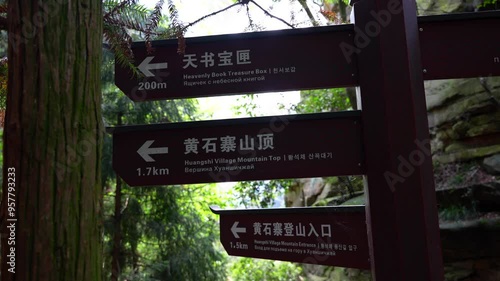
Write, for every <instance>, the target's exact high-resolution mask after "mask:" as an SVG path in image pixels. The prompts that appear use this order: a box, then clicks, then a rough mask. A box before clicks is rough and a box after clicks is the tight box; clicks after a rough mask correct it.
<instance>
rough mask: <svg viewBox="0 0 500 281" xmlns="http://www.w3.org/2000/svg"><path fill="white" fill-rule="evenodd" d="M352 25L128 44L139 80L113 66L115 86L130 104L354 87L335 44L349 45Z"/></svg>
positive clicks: (352, 70) (349, 67) (350, 70)
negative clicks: (180, 44)
mask: <svg viewBox="0 0 500 281" xmlns="http://www.w3.org/2000/svg"><path fill="white" fill-rule="evenodd" d="M352 38H353V36H352V27H351V28H349V27H348V26H330V27H320V28H305V29H297V30H280V31H266V32H254V33H245V34H232V35H219V36H207V37H197V38H187V39H186V49H185V54H183V55H180V54H178V53H177V49H178V40H164V41H153V42H152V46H153V47H154V52H153V53H151V54H147V53H146V46H145V44H144V42H139V43H134V44H133V46H132V51H133V54H134V63H135V65H136V66H138V67H139V71H140V72H141V73H142V74H143V77H141V78H137V76H135V77H134V76H133V75H132V73H131V71H130V70H129V69H128V68H126V67H121V66H120V64H119V63H118V62H117V63H116V64H115V65H116V68H115V84H116V85H117V86H118V88H120V89H121V90H122V91H123V92H124V93H125V94H126V95H127V96H128V97H129V98H130V99H132V100H133V101H147V100H160V99H173V98H187V97H204V96H214V95H224V94H235V93H256V92H264V91H284V90H299V89H312V88H335V87H342V86H350V85H355V84H356V80H357V77H356V76H355V74H356V72H357V71H356V63H348V62H347V61H346V59H345V57H344V55H343V53H342V51H341V50H340V49H338V48H336V46H338V45H339V44H340V43H341V42H348V43H349V42H351V44H352V40H353V39H352Z"/></svg>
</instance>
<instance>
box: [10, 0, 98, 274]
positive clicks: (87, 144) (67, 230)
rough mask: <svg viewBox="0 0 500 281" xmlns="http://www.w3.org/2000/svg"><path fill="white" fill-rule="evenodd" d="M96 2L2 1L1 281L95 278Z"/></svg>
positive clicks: (96, 166)
mask: <svg viewBox="0 0 500 281" xmlns="http://www.w3.org/2000/svg"><path fill="white" fill-rule="evenodd" d="M101 2H102V1H94V0H75V1H65V0H64V1H63V0H40V1H31V0H9V1H8V15H9V19H8V21H9V25H8V32H9V49H8V55H9V80H8V96H7V112H6V120H5V129H4V169H3V175H4V180H3V194H2V209H1V219H2V234H3V235H2V265H1V276H2V280H5V281H7V280H16V281H31V280H51V281H52V280H61V281H63V280H64V281H66V280H78V281H82V280H88V281H91V280H92V281H96V280H97V281H99V280H102V254H103V253H102V242H101V236H102V218H101V208H102V190H101V179H100V173H101V172H100V171H101V163H100V161H101V146H102V129H103V127H102V120H101V110H100V106H101V91H100V85H101V81H100V66H101V43H102V42H101V40H102V34H101V32H102V6H101V5H102V3H101ZM14 174H15V175H14ZM13 179H15V182H14V180H13ZM9 183H11V184H10V185H9ZM12 183H14V184H12ZM9 187H11V189H10V190H9V189H8V188H9ZM9 193H11V194H12V195H9ZM9 198H11V199H10V201H9ZM14 200H15V201H14ZM12 202H15V208H14V209H11V210H8V209H7V204H8V203H12ZM13 218H17V221H9V219H13ZM12 225H14V226H15V228H13V227H11V228H7V227H8V226H12ZM11 230H12V231H15V232H12V231H11ZM13 233H15V240H12V239H11V240H8V239H7V238H8V237H9V238H12V237H13ZM12 241H14V242H15V245H13V244H12ZM12 249H14V250H15V268H13V267H12V266H11V265H12V264H8V263H7V261H10V260H12V258H11V257H7V255H9V254H10V253H11V250H12ZM13 271H15V274H14V273H12V272H13Z"/></svg>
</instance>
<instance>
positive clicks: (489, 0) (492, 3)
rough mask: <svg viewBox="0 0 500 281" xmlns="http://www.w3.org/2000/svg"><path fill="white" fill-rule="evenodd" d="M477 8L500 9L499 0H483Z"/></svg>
mask: <svg viewBox="0 0 500 281" xmlns="http://www.w3.org/2000/svg"><path fill="white" fill-rule="evenodd" d="M477 8H478V9H479V10H497V9H500V0H483V1H482V3H480V4H479V5H478V6H477Z"/></svg>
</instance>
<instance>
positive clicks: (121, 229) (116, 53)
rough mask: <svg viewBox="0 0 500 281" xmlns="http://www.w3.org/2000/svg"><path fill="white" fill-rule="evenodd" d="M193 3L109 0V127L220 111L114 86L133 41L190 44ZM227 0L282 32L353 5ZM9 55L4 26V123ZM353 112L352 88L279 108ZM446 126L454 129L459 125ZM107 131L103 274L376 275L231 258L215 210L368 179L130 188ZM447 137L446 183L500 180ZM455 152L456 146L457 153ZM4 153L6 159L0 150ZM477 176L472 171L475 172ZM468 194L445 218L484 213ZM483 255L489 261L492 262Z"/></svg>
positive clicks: (250, 278) (252, 23)
mask: <svg viewBox="0 0 500 281" xmlns="http://www.w3.org/2000/svg"><path fill="white" fill-rule="evenodd" d="M188 2H189V3H188ZM195 2H197V1H194V0H193V1H186V0H184V1H180V2H179V3H178V2H177V1H158V3H156V5H155V7H154V8H152V9H151V8H147V7H146V6H144V5H142V4H140V3H138V2H136V1H119V0H104V1H103V6H102V7H103V15H104V17H103V37H104V38H103V44H102V54H103V55H102V64H101V68H100V73H101V91H102V105H101V109H102V119H103V122H104V125H105V126H106V127H115V126H122V125H142V124H154V123H166V122H185V121H196V120H206V119H210V118H211V115H212V114H214V112H203V111H202V110H201V109H200V104H199V101H198V100H195V99H179V100H168V101H154V102H144V103H134V102H132V101H131V100H130V99H128V98H127V97H126V96H125V95H124V94H123V93H122V92H121V91H120V90H118V88H117V87H116V86H115V85H114V65H115V59H116V60H117V61H118V62H119V63H121V64H125V65H127V64H130V57H129V56H128V52H129V49H128V46H127V43H129V42H130V41H131V40H133V41H145V40H155V39H166V38H179V40H180V42H182V38H183V36H184V35H185V34H186V33H187V32H189V30H190V28H192V27H193V26H196V25H197V24H199V23H202V22H203V20H204V19H200V22H197V21H194V22H190V23H185V22H182V21H181V20H180V16H179V15H180V14H183V13H189V8H188V7H190V6H189V5H191V4H192V3H195ZM226 2H227V6H226V8H227V7H229V8H228V9H240V10H241V11H240V14H241V15H245V17H246V18H247V20H248V26H247V28H246V30H242V31H241V32H243V31H259V30H266V26H264V25H262V23H260V22H259V21H258V20H256V18H257V17H256V16H255V14H256V13H263V14H264V15H265V17H267V18H270V19H272V20H274V21H277V22H282V23H283V22H284V24H283V25H282V28H286V27H287V25H288V27H305V26H319V25H326V24H328V25H330V24H342V23H348V15H349V13H350V8H349V7H348V5H347V4H348V3H346V1H343V0H322V1H316V0H313V1H306V0H290V1H289V0H273V1H267V0H266V1H226ZM285 2H286V3H285ZM430 2H432V3H433V4H432V3H430ZM5 3H6V1H2V0H0V15H3V14H5V13H6V12H7V10H6V8H5V7H6V6H5ZM284 3H285V4H286V5H288V6H289V11H290V12H289V15H288V17H287V18H280V17H277V16H274V10H273V9H274V7H275V6H276V5H278V4H279V5H282V4H284ZM176 4H177V5H176ZM417 4H418V11H419V13H420V14H421V15H427V14H441V13H450V12H464V11H467V12H474V11H478V10H483V9H498V8H500V7H498V5H499V4H498V1H497V0H484V1H474V2H470V3H469V2H467V1H448V2H447V3H446V4H443V3H440V2H439V1H417ZM233 5H234V7H233ZM249 7H250V8H251V9H249ZM224 12H225V8H224V9H222V10H219V11H207V14H206V15H208V16H209V18H210V17H218V16H219V17H224ZM299 15H302V16H299ZM299 18H300V20H298V19H299ZM302 19H305V20H302ZM214 28H216V27H214ZM6 57H7V33H6V32H4V31H1V33H0V109H1V111H0V120H1V121H2V123H3V117H4V114H5V108H6V96H7V81H8V77H7V70H8V61H7V59H6ZM490 78H491V77H490ZM490 86H491V87H492V88H491V89H492V91H493V93H492V97H493V98H494V99H495V98H498V95H499V94H498V93H499V91H500V90H499V88H500V83H498V81H497V80H492V81H491V84H490ZM450 87H452V86H450ZM453 87H455V86H453ZM428 89H430V88H428ZM490 93H491V92H490ZM285 96H286V95H285ZM255 100H256V97H255V96H254V95H251V94H249V95H245V96H240V97H239V98H238V102H237V104H235V105H234V108H233V111H234V113H235V114H236V115H239V116H257V115H262V114H265V113H262V112H259V108H258V104H257V102H256V101H255ZM497 102H498V100H497ZM353 109H356V97H355V91H354V89H344V88H341V89H321V90H309V91H301V93H300V102H298V103H297V104H294V105H293V106H289V105H285V102H283V103H282V104H281V110H283V111H286V112H288V113H290V114H293V113H315V112H330V111H343V110H353ZM257 112H259V113H257ZM436 114H438V113H436ZM495 114H496V113H495ZM471 116H472V115H471ZM494 116H498V115H494ZM472 117H473V116H472ZM461 120H463V119H461ZM469 120H472V119H468V120H467V122H468V121H469ZM499 120H500V119H498V118H493V119H490V120H489V121H487V122H488V123H489V124H494V125H492V127H494V128H492V127H489V129H488V130H496V131H494V132H495V133H496V132H497V131H500V129H498V124H500V123H499V122H500V121H499ZM454 122H455V121H454ZM467 122H465V123H467ZM445 123H446V122H442V123H440V124H445ZM456 123H457V122H455V124H456ZM447 126H448V127H447V129H449V127H453V126H454V125H447ZM460 126H462V127H461V128H463V127H464V126H465V127H467V126H466V125H464V124H461V125H460ZM471 126H472V125H471ZM437 127H438V126H435V131H434V132H433V134H434V135H436V134H437V135H439V134H440V132H442V130H441V131H440V130H439V129H438V128H437ZM453 128H455V127H453ZM441 129H442V128H441ZM443 130H445V129H443ZM463 130H465V129H463ZM488 132H491V131H488ZM483 133H484V132H483ZM439 136H441V135H439ZM103 137H104V138H103V150H102V158H101V168H102V169H101V182H102V200H103V201H102V202H103V205H102V207H103V214H102V215H103V220H102V229H103V233H102V239H103V254H102V257H103V260H102V262H103V267H104V270H103V271H104V273H105V280H129V281H132V280H214V281H220V280H233V281H257V280H258V281H260V280H266V281H288V280H297V281H298V280H312V281H316V280H318V281H319V280H370V279H369V278H370V277H369V272H363V271H357V270H345V269H340V268H339V269H336V270H335V269H334V268H331V267H321V266H316V267H314V266H308V265H302V264H294V263H288V262H279V261H268V260H259V259H249V258H238V257H229V256H228V255H227V254H226V253H225V251H224V249H223V248H222V245H221V244H220V242H219V225H218V217H217V216H216V215H214V214H212V213H211V212H210V210H209V209H208V206H210V205H218V206H220V207H221V208H236V207H238V208H243V207H245V208H266V207H273V206H275V207H285V206H287V207H292V206H294V207H296V206H327V205H328V206H333V205H341V204H344V205H356V204H364V195H363V183H362V178H361V177H355V176H349V177H332V178H321V179H320V178H318V179H300V180H295V179H290V180H270V181H255V182H240V183H237V184H235V185H234V186H232V187H231V189H230V191H228V190H227V188H226V189H224V188H221V187H220V186H219V187H218V186H217V185H216V184H206V185H184V186H156V187H129V186H127V184H125V183H124V182H123V181H122V180H120V178H118V177H117V176H116V175H115V173H114V172H113V169H112V167H111V159H112V139H111V135H110V134H104V136H103ZM439 140H440V139H439V138H437V141H436V142H435V143H433V152H435V156H436V157H437V158H436V157H435V159H438V160H436V161H435V163H434V164H435V167H436V171H437V172H436V181H437V185H438V186H441V187H443V186H446V187H456V186H462V185H466V184H467V183H468V181H471V182H472V181H473V178H474V177H475V176H477V175H481V176H482V177H483V178H482V180H483V182H485V181H486V177H488V178H487V180H489V181H491V182H498V177H495V176H494V175H490V174H488V173H483V172H482V171H483V170H482V169H483V168H482V166H481V168H477V167H478V165H475V163H476V162H477V161H479V160H477V159H479V158H480V159H481V161H482V160H483V158H484V157H486V156H491V155H494V154H495V152H491V153H484V154H481V155H480V156H478V157H472V158H463V159H459V160H461V161H462V160H463V161H462V162H453V161H448V162H446V161H445V158H446V154H443V153H441V154H440V152H441V151H444V150H446V149H445V148H442V149H441V150H440V149H439V145H440V144H441V145H442V142H441V143H440V142H439ZM447 141H449V140H447ZM445 142H446V141H445ZM1 145H3V143H0V148H1ZM462 148H463V147H462ZM447 151H448V152H449V151H450V149H448V150H447ZM76 153H78V152H76ZM443 155H444V156H443ZM0 157H2V156H1V154H0ZM439 157H441V158H439ZM476 158H477V159H476ZM0 160H2V159H0ZM471 161H472V162H471ZM474 161H476V162H474ZM472 173H474V174H473V175H471V174H472ZM495 173H496V172H495ZM491 174H494V173H491ZM474 184H476V182H474ZM496 188H498V186H497V187H496ZM442 189H445V188H442ZM496 192H498V190H497V191H496ZM464 194H467V191H464ZM462 195H463V194H462ZM462 195H461V196H459V198H460V200H458V201H453V202H452V203H450V204H448V205H446V204H445V205H443V206H444V207H443V208H441V209H440V219H441V221H442V222H453V221H460V220H463V219H466V218H469V217H474V216H479V215H478V213H481V212H482V211H481V210H480V208H479V209H478V208H476V206H477V204H479V205H480V202H478V201H473V203H470V202H466V203H464V202H463V201H461V199H462V198H465V197H466V196H465V195H464V196H462ZM439 196H443V197H445V198H449V196H448V194H446V193H443V194H441V193H440V194H438V197H439ZM474 200H475V199H474ZM448 202H451V201H448ZM457 202H458V203H457ZM496 208H497V207H493V210H494V211H497V209H496ZM487 213H488V215H490V216H496V213H494V212H487ZM481 215H482V214H481ZM497 242H498V241H497ZM494 247H498V245H497V246H494ZM484 260H485V259H483V266H486V265H484V263H486V262H485V261H484ZM490 262H491V261H489V260H488V262H487V263H488V266H487V267H488V270H490V271H492V272H494V273H493V274H497V275H491V276H500V273H498V272H500V262H499V261H498V257H495V260H494V265H496V267H495V266H490ZM474 266H475V265H474ZM464 272H465V273H464ZM477 274H479V273H477V272H475V271H474V272H473V273H471V270H468V271H467V269H464V268H458V269H457V267H455V265H449V269H448V275H447V278H448V279H447V280H499V279H485V278H484V279H466V278H468V277H470V276H477ZM460 278H461V279H460ZM493 278H495V277H493ZM499 278H500V277H499Z"/></svg>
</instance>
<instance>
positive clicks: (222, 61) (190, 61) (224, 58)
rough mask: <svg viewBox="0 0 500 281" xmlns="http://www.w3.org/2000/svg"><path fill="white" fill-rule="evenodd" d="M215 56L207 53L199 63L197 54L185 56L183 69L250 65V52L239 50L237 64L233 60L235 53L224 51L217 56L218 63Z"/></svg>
mask: <svg viewBox="0 0 500 281" xmlns="http://www.w3.org/2000/svg"><path fill="white" fill-rule="evenodd" d="M214 57H215V54H214V53H212V52H205V53H204V54H203V55H201V56H200V60H199V62H198V56H197V54H184V59H183V60H182V62H184V66H182V68H184V69H186V68H189V67H192V68H198V65H202V66H204V67H205V68H209V67H213V66H232V65H234V64H236V65H241V64H250V63H251V61H250V50H237V51H236V62H234V59H233V52H228V51H223V52H221V53H218V54H217V58H218V60H217V63H216V59H215V58H214Z"/></svg>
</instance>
